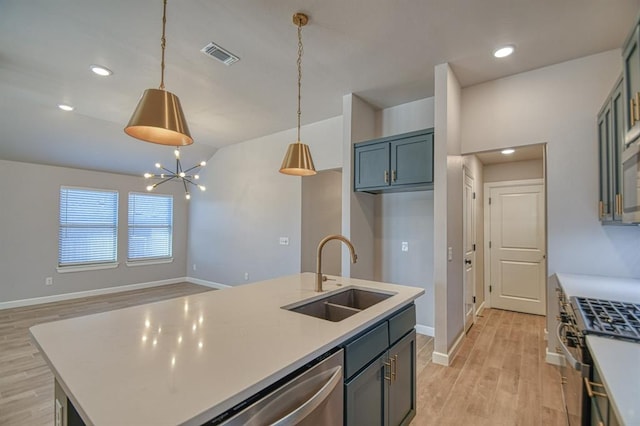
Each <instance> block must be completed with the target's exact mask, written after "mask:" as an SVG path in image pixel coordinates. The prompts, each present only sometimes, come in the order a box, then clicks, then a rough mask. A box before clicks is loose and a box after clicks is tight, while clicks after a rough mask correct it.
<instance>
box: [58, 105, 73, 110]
mask: <svg viewBox="0 0 640 426" xmlns="http://www.w3.org/2000/svg"><path fill="white" fill-rule="evenodd" d="M58 108H60V109H61V110H63V111H73V107H72V106H71V105H67V104H58Z"/></svg>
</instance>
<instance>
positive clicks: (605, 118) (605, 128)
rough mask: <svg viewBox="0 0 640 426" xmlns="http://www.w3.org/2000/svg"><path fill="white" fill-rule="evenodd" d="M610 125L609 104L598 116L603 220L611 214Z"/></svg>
mask: <svg viewBox="0 0 640 426" xmlns="http://www.w3.org/2000/svg"><path fill="white" fill-rule="evenodd" d="M610 126H611V107H610V104H609V105H607V106H606V107H605V108H604V109H603V110H602V111H601V112H600V115H599V116H598V158H599V172H600V188H599V190H600V191H599V192H600V205H599V206H598V208H599V210H600V211H599V217H600V220H602V221H609V220H611V219H612V216H611V202H610V201H611V181H610V170H609V164H610V161H609V152H610V149H609V147H610V145H611V139H610Z"/></svg>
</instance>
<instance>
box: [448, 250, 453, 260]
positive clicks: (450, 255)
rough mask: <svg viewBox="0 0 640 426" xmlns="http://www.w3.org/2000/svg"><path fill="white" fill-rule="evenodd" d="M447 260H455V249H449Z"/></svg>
mask: <svg viewBox="0 0 640 426" xmlns="http://www.w3.org/2000/svg"><path fill="white" fill-rule="evenodd" d="M447 260H448V261H449V262H451V261H452V260H453V247H449V249H448V250H447Z"/></svg>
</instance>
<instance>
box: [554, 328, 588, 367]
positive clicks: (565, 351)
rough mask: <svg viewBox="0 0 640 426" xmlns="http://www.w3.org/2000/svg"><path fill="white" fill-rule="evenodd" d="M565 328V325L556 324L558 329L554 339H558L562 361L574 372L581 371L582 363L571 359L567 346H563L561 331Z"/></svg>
mask: <svg viewBox="0 0 640 426" xmlns="http://www.w3.org/2000/svg"><path fill="white" fill-rule="evenodd" d="M565 326H566V324H565V323H563V322H561V323H559V324H558V328H557V329H556V337H557V338H558V342H559V344H560V349H562V354H563V355H564V359H565V361H566V362H567V363H568V364H569V365H570V366H571V368H573V369H574V370H578V371H582V370H583V368H582V367H583V366H582V363H581V362H579V361H578V360H577V359H575V358H574V357H573V355H572V354H571V351H569V348H567V346H566V345H565V344H564V341H563V340H562V333H561V330H563V329H564V327H565Z"/></svg>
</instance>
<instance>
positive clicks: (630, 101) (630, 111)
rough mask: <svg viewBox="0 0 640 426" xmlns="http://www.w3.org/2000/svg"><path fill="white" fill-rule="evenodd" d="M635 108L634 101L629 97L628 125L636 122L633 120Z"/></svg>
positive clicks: (631, 125)
mask: <svg viewBox="0 0 640 426" xmlns="http://www.w3.org/2000/svg"><path fill="white" fill-rule="evenodd" d="M635 109H636V108H635V101H634V100H633V99H629V124H630V126H629V127H633V125H634V124H636V122H635V120H634V118H635V117H636V112H635Z"/></svg>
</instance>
